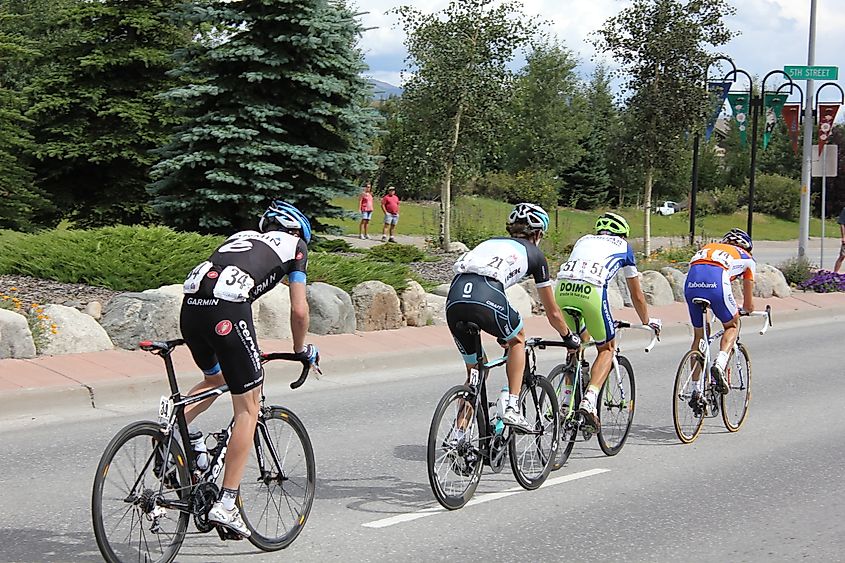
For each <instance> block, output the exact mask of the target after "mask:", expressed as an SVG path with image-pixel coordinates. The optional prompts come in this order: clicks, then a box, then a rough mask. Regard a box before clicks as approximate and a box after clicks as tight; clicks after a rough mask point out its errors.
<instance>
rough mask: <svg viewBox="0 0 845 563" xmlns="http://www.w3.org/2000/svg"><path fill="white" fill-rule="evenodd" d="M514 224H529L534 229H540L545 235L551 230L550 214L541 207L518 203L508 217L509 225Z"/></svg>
mask: <svg viewBox="0 0 845 563" xmlns="http://www.w3.org/2000/svg"><path fill="white" fill-rule="evenodd" d="M514 223H527V224H528V226H529V227H531V228H532V229H538V230H540V231H543V232H544V233H545V232H546V230H548V228H549V214H548V213H546V211H545V210H544V209H543V208H542V207H540V206H539V205H535V204H533V203H517V204H516V207H514V208H513V211H511V213H510V215H508V225H513V224H514Z"/></svg>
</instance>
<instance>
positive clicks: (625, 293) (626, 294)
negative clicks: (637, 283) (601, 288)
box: [607, 272, 634, 307]
mask: <svg viewBox="0 0 845 563" xmlns="http://www.w3.org/2000/svg"><path fill="white" fill-rule="evenodd" d="M607 285H608V291H610V287H609V286H612V285H615V286H616V290H617V291H618V292H619V295H621V296H622V303H623V305H624V306H625V307H633V306H634V302H633V301H631V291H630V290H629V289H628V282H627V281H625V275H624V274H623V273H622V272H617V274H616V275H615V276H613V278H611V280H610V281H609V282H608V284H607Z"/></svg>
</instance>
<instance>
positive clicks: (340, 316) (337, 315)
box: [307, 282, 356, 334]
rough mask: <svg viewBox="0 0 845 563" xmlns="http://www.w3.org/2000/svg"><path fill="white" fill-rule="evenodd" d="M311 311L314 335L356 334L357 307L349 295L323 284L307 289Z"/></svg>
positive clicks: (318, 283)
mask: <svg viewBox="0 0 845 563" xmlns="http://www.w3.org/2000/svg"><path fill="white" fill-rule="evenodd" d="M307 296H308V308H309V309H310V311H311V323H310V327H309V329H308V330H309V332H313V333H314V334H347V333H353V332H355V328H356V323H355V307H353V305H352V298H351V297H349V294H348V293H346V292H345V291H343V290H342V289H340V288H339V287H335V286H333V285H329V284H327V283H323V282H317V283H312V284H309V285H308V287H307Z"/></svg>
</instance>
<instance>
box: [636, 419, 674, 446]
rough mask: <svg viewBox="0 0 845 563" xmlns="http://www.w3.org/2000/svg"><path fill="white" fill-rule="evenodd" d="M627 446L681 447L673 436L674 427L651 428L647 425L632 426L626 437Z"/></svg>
mask: <svg viewBox="0 0 845 563" xmlns="http://www.w3.org/2000/svg"><path fill="white" fill-rule="evenodd" d="M626 443H628V444H637V445H638V446H678V445H683V444H681V441H680V440H678V435H677V434H675V428H674V426H651V425H648V424H632V425H631V433H630V434H629V435H628V440H627V442H626Z"/></svg>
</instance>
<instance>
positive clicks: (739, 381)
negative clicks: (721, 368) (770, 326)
mask: <svg viewBox="0 0 845 563" xmlns="http://www.w3.org/2000/svg"><path fill="white" fill-rule="evenodd" d="M736 347H737V350H738V351H739V353H736V352H734V353H733V354H731V358H730V359H729V360H728V363H727V366H725V377H726V378H727V379H728V393H727V395H722V396H721V398H720V401H721V402H722V421H723V422H724V423H725V428H727V429H728V430H729V431H730V432H736V431H737V430H739V428H740V426H742V423H743V422H745V417H746V416H747V415H748V403H749V402H751V358H750V357H749V355H748V350H746V348H745V346H743V345H742V344H741V343H739V342H738V343H737V345H736Z"/></svg>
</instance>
